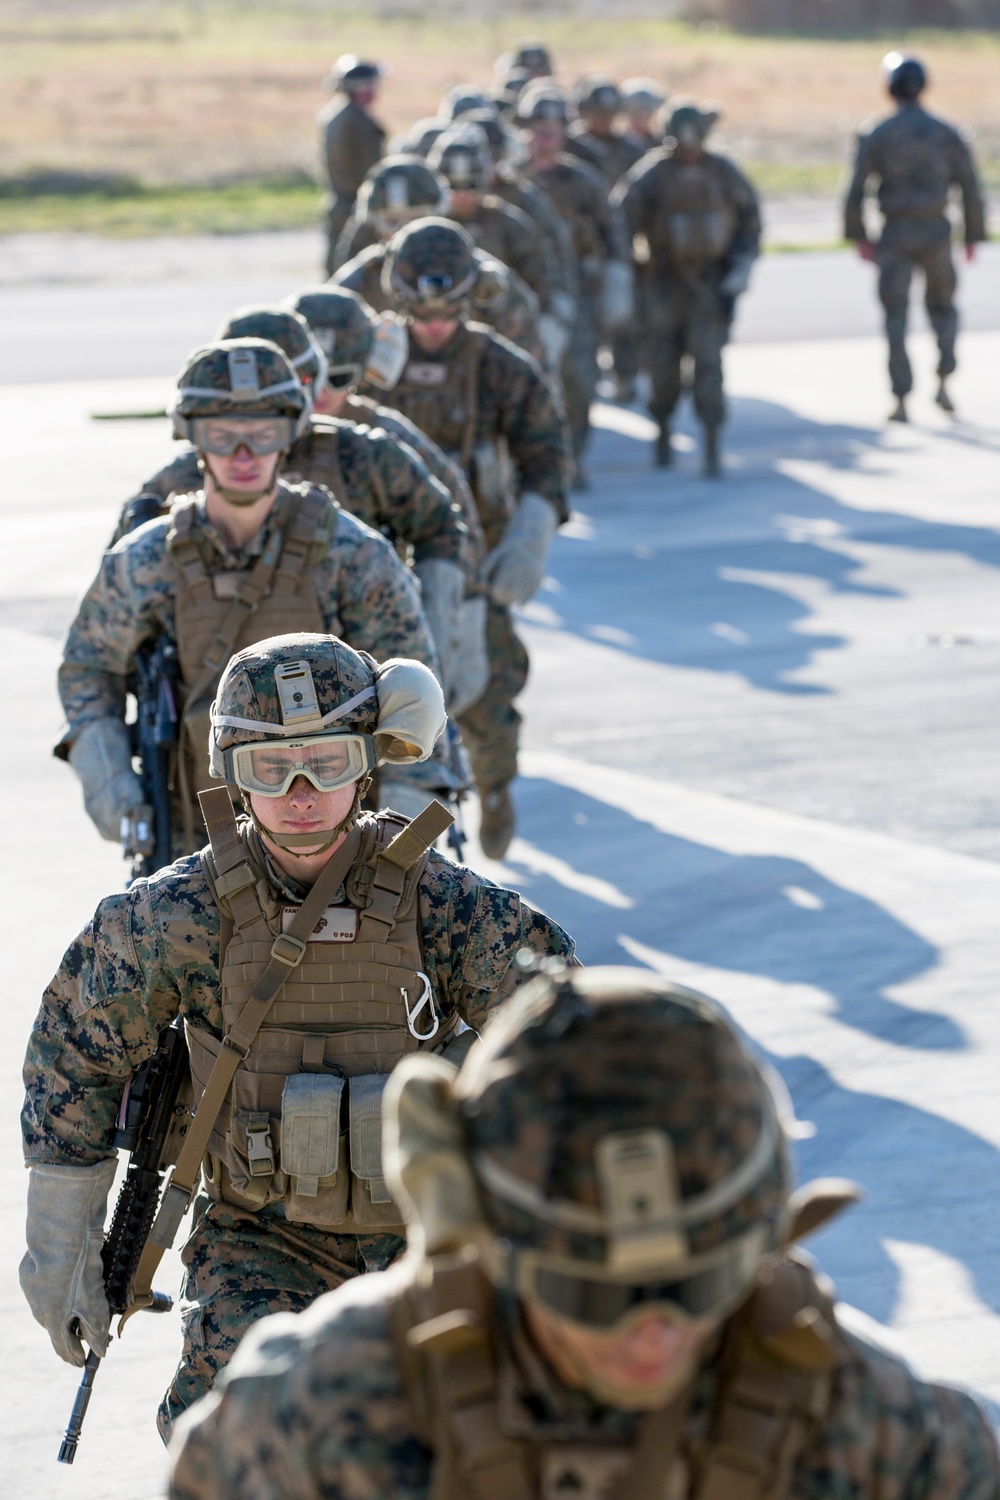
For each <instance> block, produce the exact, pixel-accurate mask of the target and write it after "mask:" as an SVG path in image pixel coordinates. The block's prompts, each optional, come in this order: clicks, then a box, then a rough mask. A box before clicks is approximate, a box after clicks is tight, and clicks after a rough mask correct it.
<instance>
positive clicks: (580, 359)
mask: <svg viewBox="0 0 1000 1500" xmlns="http://www.w3.org/2000/svg"><path fill="white" fill-rule="evenodd" d="M599 342H600V341H599V337H598V332H597V327H596V325H595V323H594V321H593V318H592V317H591V315H590V311H589V309H588V308H587V306H586V305H585V304H584V301H583V299H582V298H581V299H580V302H579V303H578V305H577V314H576V322H575V323H574V325H573V332H572V334H571V336H570V341H569V346H568V347H567V349H566V353H565V354H564V355H563V360H562V372H561V373H562V389H563V396H564V398H565V402H566V415H567V417H568V418H569V428H570V434H571V436H572V439H573V457H574V458H577V459H578V458H580V456H581V454H582V453H583V450H584V449H585V448H586V446H587V439H588V437H589V436H590V404H591V402H592V401H593V399H594V395H595V392H596V391H597V377H598V374H599V370H598V364H597V350H598V346H599Z"/></svg>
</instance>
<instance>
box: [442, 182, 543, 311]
mask: <svg viewBox="0 0 1000 1500" xmlns="http://www.w3.org/2000/svg"><path fill="white" fill-rule="evenodd" d="M451 217H452V218H453V219H455V220H456V222H457V223H459V224H461V226H462V228H463V229H464V230H465V231H466V233H467V234H469V235H471V236H472V239H473V240H474V241H475V243H476V245H477V246H478V248H479V249H480V250H484V251H485V252H486V254H487V255H492V256H494V257H495V258H496V259H497V260H499V261H501V262H502V263H503V264H504V265H505V266H507V267H508V269H509V270H511V271H513V272H515V274H516V275H518V276H520V278H521V280H522V281H523V282H524V283H525V285H526V286H529V287H530V288H531V290H532V291H533V292H534V294H535V296H536V297H537V298H538V302H539V306H540V307H541V309H542V311H543V312H551V311H552V305H553V304H552V299H553V297H554V296H556V295H557V293H558V292H560V291H561V290H562V289H563V288H562V283H561V278H560V275H559V266H558V262H557V261H556V258H555V256H554V255H553V253H552V250H551V248H550V246H549V245H548V244H547V242H546V241H545V239H543V238H542V236H541V235H539V234H538V233H537V231H536V230H535V228H534V226H533V224H532V222H531V220H530V219H529V218H528V216H527V214H524V213H522V212H521V210H520V209H519V208H514V207H513V205H512V204H510V203H505V202H504V201H503V199H502V198H498V197H496V196H495V195H494V194H493V193H485V194H483V195H482V196H481V197H480V198H479V201H478V204H477V206H476V208H475V209H474V210H473V211H472V212H471V213H468V214H466V213H465V212H462V213H459V212H458V211H457V210H456V209H455V208H452V210H451Z"/></svg>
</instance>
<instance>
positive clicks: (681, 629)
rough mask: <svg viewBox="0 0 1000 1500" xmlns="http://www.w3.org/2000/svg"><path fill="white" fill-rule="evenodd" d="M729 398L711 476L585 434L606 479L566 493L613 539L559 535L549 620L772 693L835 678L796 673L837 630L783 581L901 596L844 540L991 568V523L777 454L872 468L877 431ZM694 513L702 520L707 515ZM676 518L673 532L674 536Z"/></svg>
mask: <svg viewBox="0 0 1000 1500" xmlns="http://www.w3.org/2000/svg"><path fill="white" fill-rule="evenodd" d="M733 408H734V419H733V422H732V425H731V429H730V430H729V432H728V435H727V440H728V446H729V451H730V453H731V454H732V456H733V460H734V464H736V465H737V467H734V468H733V469H731V470H730V471H729V472H727V474H726V476H725V477H724V478H723V479H721V480H717V481H713V482H706V481H704V480H702V479H700V478H699V477H697V475H696V474H694V473H693V472H690V466H691V460H690V459H689V458H688V457H687V456H685V459H684V462H685V464H686V466H687V470H688V471H687V472H681V471H679V470H677V469H674V470H671V471H666V472H664V471H661V474H660V476H657V477H656V478H655V479H654V475H653V471H651V470H650V469H649V468H648V462H649V460H648V449H649V445H648V443H645V442H640V441H639V440H637V439H635V438H630V437H626V436H624V435H623V434H621V433H618V432H610V431H607V430H602V431H599V432H597V433H596V434H595V441H594V459H595V463H594V468H595V472H601V471H610V470H612V469H613V470H614V472H615V475H616V482H615V488H614V492H613V494H611V495H609V493H608V482H609V481H610V477H611V476H610V472H607V474H606V477H604V478H602V483H601V485H600V487H599V489H598V490H597V491H596V492H595V493H594V494H593V495H589V494H588V495H584V496H583V497H581V499H580V500H579V501H578V502H577V503H578V505H579V506H580V508H581V509H582V511H583V512H584V514H585V515H586V516H587V517H589V518H591V519H592V520H593V521H594V522H596V523H597V525H598V528H600V527H601V523H602V522H603V521H607V520H611V519H612V518H613V521H614V527H615V532H614V545H613V546H606V545H604V542H605V538H604V536H603V535H599V540H598V546H597V548H596V550H595V548H594V547H593V546H590V545H582V546H581V545H580V544H579V543H575V542H574V543H567V544H566V545H562V546H560V547H559V548H557V550H556V552H555V554H554V555H553V558H552V573H553V575H554V577H555V579H556V582H557V589H558V592H557V593H556V594H555V596H552V595H551V594H550V595H547V596H544V597H545V598H546V602H548V603H550V604H551V607H552V609H553V610H554V612H555V614H554V616H553V617H551V618H550V621H549V623H550V624H552V625H556V623H557V618H558V623H559V625H560V626H561V628H563V629H566V630H569V631H572V632H573V633H575V634H578V635H580V636H584V637H588V638H590V639H597V640H600V641H602V642H603V643H604V644H608V645H611V646H612V647H615V648H617V649H620V650H623V651H626V652H627V653H628V654H630V655H638V656H641V657H644V658H646V659H649V660H652V661H658V662H664V663H668V664H670V665H674V666H685V667H692V668H698V669H701V670H707V671H716V672H722V673H733V674H737V675H740V676H742V677H743V678H744V679H745V680H746V681H747V682H749V683H751V684H752V685H753V686H755V687H759V688H764V689H766V690H769V691H771V692H777V693H783V694H793V695H796V694H797V695H807V694H808V695H816V694H825V693H829V692H831V691H832V689H830V688H829V687H827V686H825V685H823V684H821V683H816V682H802V681H798V680H796V677H795V674H796V673H799V672H801V671H802V670H803V669H805V668H807V667H809V666H810V665H811V664H812V662H813V661H814V658H815V657H816V655H817V653H819V652H822V651H830V650H834V649H838V648H841V647H843V646H844V645H846V641H845V639H844V637H842V636H838V635H834V634H830V633H820V632H816V631H813V630H811V629H810V628H809V621H810V618H811V617H812V613H813V611H812V609H811V608H810V606H809V604H808V603H807V602H806V601H804V600H803V599H802V597H801V590H796V589H794V588H793V587H792V586H791V585H792V580H795V579H805V580H814V581H816V582H818V583H821V584H822V585H823V586H824V587H825V588H827V589H829V590H830V591H832V592H833V593H835V594H842V595H857V596H863V597H867V598H894V597H899V590H898V589H897V588H896V587H894V586H891V585H889V584H880V583H878V582H877V581H875V582H873V581H872V580H871V576H870V574H871V566H872V565H871V563H870V562H869V561H868V560H862V559H859V558H858V557H856V556H854V555H852V554H851V552H850V551H849V550H848V548H849V546H850V545H851V544H856V543H861V544H868V545H872V544H875V545H879V546H883V547H899V548H905V549H908V550H918V551H925V552H952V553H958V554H961V555H963V556H965V557H967V558H969V559H970V560H972V561H974V562H977V563H981V564H984V565H986V566H988V567H994V568H998V569H1000V532H997V531H995V530H992V529H990V528H987V527H975V526H957V525H956V526H953V525H948V524H945V523H940V522H929V521H924V520H922V519H920V518H918V517H916V516H912V515H906V514H900V513H898V512H890V511H873V510H868V509H864V510H862V509H855V508H853V507H852V506H849V505H846V504H844V503H843V502H842V501H840V500H838V499H836V498H835V497H834V496H833V495H831V494H828V493H826V492H825V491H824V490H822V489H820V488H818V487H817V486H815V485H811V484H807V483H804V482H803V481H801V480H800V479H797V478H794V477H793V476H791V475H790V474H788V473H786V472H783V471H782V469H781V467H780V464H781V463H783V462H786V461H788V460H791V459H808V460H810V461H813V462H821V463H823V464H825V465H827V466H828V467H830V468H831V469H835V470H846V469H852V468H854V467H856V466H857V465H858V464H859V463H860V462H861V461H862V460H864V461H865V471H866V474H868V475H870V474H871V473H872V464H871V459H872V455H876V456H877V454H878V451H879V449H880V447H881V443H882V431H881V429H875V428H864V427H856V426H850V425H847V424H842V423H841V424H838V423H829V424H825V423H820V422H816V421H813V420H811V419H809V418H805V417H802V416H799V415H797V414H796V413H794V412H792V411H789V410H788V409H787V408H786V407H783V406H780V405H778V404H776V403H774V402H768V401H757V400H748V399H737V400H735V401H734V402H733ZM639 454H641V462H640V463H639V464H637V461H636V459H637V455H639ZM637 470H638V473H637ZM640 476H641V477H640ZM713 512H715V513H716V514H717V519H713V518H712V513H713ZM703 516H704V517H705V519H706V520H707V521H709V523H710V524H708V525H705V526H704V528H703V529H702V526H701V524H700V522H701V518H702V517H703ZM671 520H675V521H676V522H677V527H678V537H679V540H678V539H675V537H674V536H672V535H670V534H669V529H668V528H669V524H670V522H671ZM658 539H659V540H658ZM783 579H788V580H789V587H787V588H784V587H782V580H783ZM533 622H534V623H537V624H542V627H543V628H544V622H541V621H539V620H537V619H534V618H533Z"/></svg>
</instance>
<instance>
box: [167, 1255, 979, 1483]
mask: <svg viewBox="0 0 1000 1500" xmlns="http://www.w3.org/2000/svg"><path fill="white" fill-rule="evenodd" d="M412 1269H413V1267H412V1262H410V1261H409V1260H404V1261H403V1262H401V1263H400V1264H399V1265H398V1266H394V1267H393V1268H392V1269H391V1270H389V1271H386V1272H384V1273H383V1274H381V1275H374V1276H367V1277H364V1278H361V1279H356V1280H354V1281H353V1282H352V1283H351V1284H350V1285H349V1286H345V1287H342V1288H341V1290H340V1291H337V1292H333V1293H331V1294H330V1295H329V1296H324V1297H321V1298H320V1299H319V1301H318V1302H316V1303H315V1304H314V1305H313V1306H312V1307H310V1308H309V1309H308V1311H306V1312H305V1313H303V1314H302V1315H301V1316H299V1317H297V1318H290V1317H283V1318H275V1319H273V1320H269V1321H267V1322H265V1323H263V1324H261V1325H259V1326H258V1327H257V1328H255V1329H254V1331H253V1332H252V1333H251V1334H250V1336H249V1337H248V1338H247V1340H246V1341H245V1343H244V1345H243V1347H242V1348H241V1349H240V1350H239V1352H238V1353H237V1355H236V1357H235V1359H234V1360H233V1362H232V1364H231V1365H230V1366H229V1368H228V1370H227V1371H226V1373H225V1374H224V1375H223V1377H222V1379H221V1380H220V1382H219V1384H218V1386H217V1388H216V1390H215V1391H214V1392H213V1393H212V1394H211V1395H210V1396H209V1397H208V1399H207V1400H206V1401H205V1402H203V1403H202V1404H201V1405H200V1406H199V1407H198V1409H197V1410H196V1411H195V1412H192V1413H191V1416H190V1417H188V1418H186V1419H185V1422H184V1424H183V1427H182V1429H181V1431H180V1432H179V1433H178V1439H177V1442H176V1444H175V1447H174V1449H173V1460H174V1462H173V1471H172V1477H171V1484H170V1496H171V1500H372V1497H373V1496H387V1495H391V1496H393V1500H430V1496H431V1495H432V1494H433V1491H434V1461H433V1456H432V1454H431V1453H430V1451H429V1450H428V1449H427V1448H426V1447H425V1446H424V1444H423V1443H422V1442H421V1441H420V1439H419V1438H418V1437H417V1436H416V1434H415V1433H414V1431H413V1425H412V1417H411V1414H410V1406H409V1403H408V1400H407V1397H406V1393H405V1390H404V1387H403V1382H402V1379H401V1377H400V1373H399V1369H398V1366H397V1362H396V1352H395V1350H396V1345H395V1340H394V1335H393V1332H392V1328H391V1323H390V1319H391V1315H392V1306H393V1303H394V1301H395V1299H396V1298H397V1296H398V1295H399V1292H400V1290H401V1288H402V1287H403V1286H404V1285H405V1284H406V1280H407V1278H408V1277H409V1275H411V1274H412ZM510 1340H511V1343H512V1345H513V1346H514V1348H515V1350H516V1351H517V1352H521V1351H520V1350H519V1349H518V1346H519V1345H523V1343H524V1340H523V1338H521V1337H519V1333H518V1330H517V1329H513V1330H511V1333H510ZM835 1354H836V1364H835V1368H834V1375H833V1393H832V1400H831V1404H830V1408H829V1411H828V1414H827V1419H826V1421H825V1423H824V1424H823V1426H822V1427H821V1429H820V1430H819V1431H818V1432H817V1433H816V1434H815V1436H814V1437H813V1438H812V1439H811V1441H810V1442H809V1443H808V1445H807V1446H806V1448H805V1449H804V1451H803V1452H802V1453H801V1455H800V1456H799V1459H798V1461H797V1463H796V1465H795V1468H794V1472H793V1474H792V1478H791V1483H790V1486H789V1489H788V1497H789V1500H830V1497H831V1496H845V1497H846V1496H862V1495H864V1496H875V1495H877V1496H878V1497H879V1500H996V1497H997V1496H998V1494H1000V1461H998V1456H997V1449H996V1442H995V1439H994V1437H993V1434H992V1432H991V1431H990V1428H989V1427H988V1426H987V1423H986V1421H985V1419H984V1417H983V1415H982V1413H981V1412H980V1411H979V1409H978V1407H977V1406H976V1404H975V1402H974V1401H973V1400H972V1399H971V1397H969V1396H967V1395H965V1394H964V1393H963V1392H960V1391H956V1390H952V1389H950V1388H948V1387H946V1386H940V1385H931V1384H929V1383H928V1382H926V1381H923V1380H920V1379H918V1377H917V1376H916V1375H914V1374H913V1372H912V1371H911V1370H910V1369H909V1368H908V1367H907V1366H906V1365H905V1364H904V1363H903V1362H902V1361H901V1360H900V1359H897V1358H896V1357H895V1356H894V1355H891V1354H888V1353H886V1352H884V1351H883V1350H882V1349H879V1348H877V1347H876V1346H875V1345H873V1344H871V1343H868V1342H867V1341H866V1340H864V1339H862V1338H859V1337H856V1336H854V1335H853V1334H851V1333H848V1332H846V1331H845V1330H843V1329H841V1328H838V1329H837V1330H836V1335H835ZM519 1369H520V1372H521V1374H522V1376H523V1382H524V1387H525V1393H526V1394H527V1396H528V1397H529V1398H530V1399H531V1402H532V1410H533V1415H534V1416H535V1418H536V1423H537V1430H538V1431H539V1433H540V1435H541V1437H542V1438H544V1435H545V1429H546V1427H550V1428H551V1430H552V1431H553V1433H554V1434H556V1435H558V1436H559V1437H560V1438H566V1437H567V1435H569V1436H571V1437H572V1439H573V1440H574V1441H579V1442H580V1443H581V1444H586V1443H587V1442H588V1440H589V1441H590V1442H591V1443H598V1444H600V1443H602V1442H604V1443H606V1442H607V1441H608V1439H609V1438H611V1439H614V1438H615V1437H620V1438H626V1439H628V1438H631V1437H633V1435H634V1434H635V1432H636V1430H637V1428H638V1422H639V1418H638V1416H636V1415H635V1414H631V1413H628V1412H622V1411H613V1410H611V1409H609V1408H607V1407H595V1406H594V1404H593V1402H591V1401H590V1400H589V1398H587V1397H585V1396H584V1395H582V1393H579V1392H573V1391H570V1390H568V1389H567V1388H566V1387H564V1386H562V1385H560V1384H558V1383H557V1382H556V1380H555V1379H554V1378H553V1377H551V1376H550V1375H549V1373H548V1371H547V1368H545V1367H543V1366H542V1363H541V1361H540V1360H538V1359H537V1357H536V1358H535V1359H534V1360H531V1359H530V1358H529V1359H522V1360H521V1361H520V1362H519ZM718 1383H719V1382H718V1365H717V1360H715V1359H713V1358H711V1357H710V1358H709V1359H708V1360H707V1361H706V1363H705V1364H704V1366H703V1367H702V1369H701V1370H700V1371H699V1374H698V1376H697V1379H696V1381H695V1383H694V1387H693V1391H692V1399H691V1406H690V1410H689V1413H688V1417H687V1421H686V1424H685V1428H684V1431H683V1434H682V1438H681V1446H682V1453H683V1452H684V1451H685V1450H686V1451H688V1452H692V1451H697V1450H698V1448H699V1445H700V1444H701V1443H703V1442H704V1440H705V1438H706V1436H707V1433H708V1428H709V1422H710V1417H711V1413H712V1409H713V1404H714V1398H715V1394H716V1391H717V1389H718ZM665 1493H666V1490H665ZM690 1493H691V1492H690V1490H688V1489H687V1488H686V1487H685V1488H682V1489H681V1490H680V1491H674V1490H672V1491H671V1494H672V1495H673V1496H674V1497H675V1500H685V1496H686V1495H688V1494H690Z"/></svg>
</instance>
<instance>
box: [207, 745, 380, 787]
mask: <svg viewBox="0 0 1000 1500" xmlns="http://www.w3.org/2000/svg"><path fill="white" fill-rule="evenodd" d="M222 762H223V769H224V772H225V777H226V780H227V781H232V782H235V783H236V785H237V786H238V787H240V788H241V790H243V791H244V792H252V793H254V794H255V795H256V796H258V797H283V796H284V795H285V793H286V792H287V791H288V788H289V787H290V786H291V784H292V782H293V781H294V780H295V778H296V777H297V776H305V777H306V779H307V780H308V781H311V782H312V784H313V786H314V787H315V788H316V790H317V791H318V792H333V791H336V790H337V788H338V787H342V786H347V785H348V784H349V783H350V782H352V781H359V780H360V779H361V777H362V776H366V775H367V774H368V772H369V771H371V770H373V769H374V767H375V742H374V740H373V739H372V737H371V735H369V734H338V735H329V734H326V735H311V736H309V737H308V738H305V739H301V740H283V741H282V742H281V743H280V744H255V745H236V746H233V747H232V748H231V749H229V750H224V751H223V752H222Z"/></svg>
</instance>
